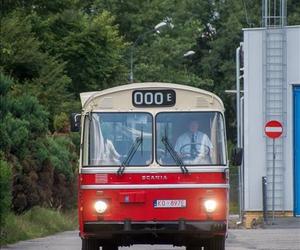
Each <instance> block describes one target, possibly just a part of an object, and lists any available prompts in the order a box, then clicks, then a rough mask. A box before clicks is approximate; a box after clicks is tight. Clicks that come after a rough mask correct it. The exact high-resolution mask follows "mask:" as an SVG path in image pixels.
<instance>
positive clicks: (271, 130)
mask: <svg viewBox="0 0 300 250" xmlns="http://www.w3.org/2000/svg"><path fill="white" fill-rule="evenodd" d="M282 131H283V128H282V124H281V123H280V122H279V121H276V120H272V121H268V122H267V123H266V125H265V134H266V136H268V137H269V138H272V139H276V138H278V137H280V136H281V135H282Z"/></svg>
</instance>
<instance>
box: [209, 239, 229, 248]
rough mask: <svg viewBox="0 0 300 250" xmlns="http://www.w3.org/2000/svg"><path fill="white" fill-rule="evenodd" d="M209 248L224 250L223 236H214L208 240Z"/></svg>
mask: <svg viewBox="0 0 300 250" xmlns="http://www.w3.org/2000/svg"><path fill="white" fill-rule="evenodd" d="M208 249H209V250H225V237H224V236H216V237H214V238H212V239H210V240H209V242H208Z"/></svg>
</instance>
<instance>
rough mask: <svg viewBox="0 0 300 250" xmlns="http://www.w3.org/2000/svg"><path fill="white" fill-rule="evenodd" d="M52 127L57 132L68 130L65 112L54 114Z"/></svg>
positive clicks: (67, 118) (67, 119)
mask: <svg viewBox="0 0 300 250" xmlns="http://www.w3.org/2000/svg"><path fill="white" fill-rule="evenodd" d="M53 123H54V129H55V131H56V132H59V133H67V132H69V117H68V116H67V114H66V113H63V112H62V113H60V114H59V115H56V116H54V122H53Z"/></svg>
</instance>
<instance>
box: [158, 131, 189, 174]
mask: <svg viewBox="0 0 300 250" xmlns="http://www.w3.org/2000/svg"><path fill="white" fill-rule="evenodd" d="M161 141H162V143H163V144H164V145H165V147H166V149H167V150H168V152H169V153H170V155H171V156H172V158H173V160H174V161H175V162H176V164H177V165H179V166H180V169H181V171H182V173H184V174H187V173H188V172H189V170H188V169H187V168H186V166H184V164H183V161H182V160H181V158H180V157H179V155H178V154H177V152H176V151H175V149H174V148H173V146H172V145H171V144H170V142H169V139H168V137H167V136H164V137H162V138H161Z"/></svg>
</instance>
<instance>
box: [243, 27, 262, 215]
mask: <svg viewBox="0 0 300 250" xmlns="http://www.w3.org/2000/svg"><path fill="white" fill-rule="evenodd" d="M262 42H263V38H262V32H260V31H252V30H247V31H245V32H244V57H245V87H244V88H245V111H244V112H245V121H244V124H245V128H244V129H245V132H244V135H245V138H244V143H245V150H244V152H245V156H244V162H245V190H244V192H245V193H244V194H245V204H244V205H245V210H247V211H251V210H262V191H261V179H262V176H264V175H265V155H264V152H265V141H264V137H263V113H262V108H263V106H262V90H263V87H262V79H263V76H262V69H263V68H262V65H263V62H262V58H263V57H262V52H263V51H262V45H263V43H262Z"/></svg>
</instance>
